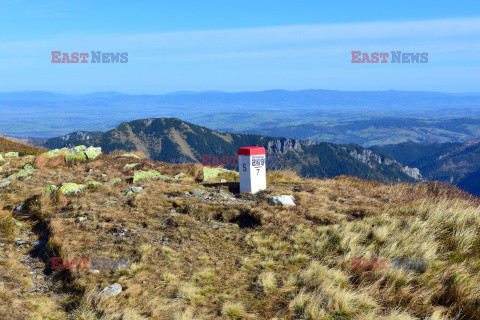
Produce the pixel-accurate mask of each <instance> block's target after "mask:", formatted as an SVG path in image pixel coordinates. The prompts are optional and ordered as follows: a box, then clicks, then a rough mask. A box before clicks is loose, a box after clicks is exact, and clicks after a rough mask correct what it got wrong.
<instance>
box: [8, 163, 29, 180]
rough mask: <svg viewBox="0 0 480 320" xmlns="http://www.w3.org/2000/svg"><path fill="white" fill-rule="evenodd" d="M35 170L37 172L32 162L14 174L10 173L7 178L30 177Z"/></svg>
mask: <svg viewBox="0 0 480 320" xmlns="http://www.w3.org/2000/svg"><path fill="white" fill-rule="evenodd" d="M34 172H35V169H34V168H33V166H32V165H31V164H27V165H25V166H24V167H23V169H21V170H20V171H18V172H17V173H14V174H12V175H10V176H9V177H8V178H7V179H8V180H12V179H18V178H22V177H28V176H29V175H31V174H33V173H34Z"/></svg>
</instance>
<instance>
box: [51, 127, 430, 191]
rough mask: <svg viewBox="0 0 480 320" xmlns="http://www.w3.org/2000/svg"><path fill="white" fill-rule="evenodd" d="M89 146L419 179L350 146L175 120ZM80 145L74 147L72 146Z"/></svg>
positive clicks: (156, 156)
mask: <svg viewBox="0 0 480 320" xmlns="http://www.w3.org/2000/svg"><path fill="white" fill-rule="evenodd" d="M63 140H64V139H63V138H62V139H60V140H59V139H58V138H57V140H55V141H63ZM49 141H53V140H49ZM87 142H88V143H90V144H93V145H98V146H101V147H102V149H103V150H104V151H105V152H113V151H115V150H124V151H140V152H142V153H144V154H145V155H146V156H147V157H149V158H151V159H153V160H157V161H165V162H171V163H182V162H201V161H202V155H204V154H208V155H210V156H211V157H218V159H222V157H225V156H226V157H228V158H229V159H230V157H232V156H236V155H237V150H238V148H239V147H242V146H250V145H253V146H263V147H265V149H266V150H267V164H268V168H269V169H289V170H294V171H296V172H298V173H300V174H302V175H303V176H308V177H319V178H324V177H334V176H337V175H342V174H344V175H352V176H357V177H360V178H365V179H373V180H380V181H385V182H398V181H404V182H414V181H417V180H419V179H420V178H421V176H419V174H418V173H416V172H415V173H412V172H411V170H409V169H408V168H404V167H403V166H401V165H400V164H399V163H398V162H396V161H395V160H394V159H393V158H392V157H390V156H387V155H385V154H382V153H378V152H372V151H370V150H367V149H365V148H363V147H361V146H358V145H354V144H349V145H340V144H334V143H326V142H322V143H318V142H310V141H299V140H295V139H288V138H271V137H264V136H259V135H250V134H233V133H220V132H217V131H214V130H210V129H208V128H205V127H201V126H198V125H195V124H192V123H189V122H185V121H182V120H180V119H176V118H151V119H144V120H135V121H131V122H125V123H122V124H121V125H119V126H118V127H116V128H115V129H113V130H110V131H108V132H106V133H104V134H102V135H101V136H100V137H99V138H98V139H95V140H91V141H87ZM83 143H85V141H82V142H78V141H77V142H75V141H72V144H83ZM229 164H230V166H229V167H233V166H232V163H229Z"/></svg>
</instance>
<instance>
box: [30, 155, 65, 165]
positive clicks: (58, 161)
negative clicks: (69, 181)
mask: <svg viewBox="0 0 480 320" xmlns="http://www.w3.org/2000/svg"><path fill="white" fill-rule="evenodd" d="M64 163H65V155H63V154H61V155H58V156H55V157H47V156H46V155H45V154H41V155H39V156H38V157H37V158H36V159H35V167H37V168H40V169H44V168H55V167H58V166H60V165H62V164H64Z"/></svg>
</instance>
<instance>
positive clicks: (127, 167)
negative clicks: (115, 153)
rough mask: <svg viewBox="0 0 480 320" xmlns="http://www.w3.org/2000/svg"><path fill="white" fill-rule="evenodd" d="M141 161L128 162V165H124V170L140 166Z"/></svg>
mask: <svg viewBox="0 0 480 320" xmlns="http://www.w3.org/2000/svg"><path fill="white" fill-rule="evenodd" d="M138 165H139V163H127V164H126V165H124V166H123V170H130V169H133V168H135V167H136V166H138Z"/></svg>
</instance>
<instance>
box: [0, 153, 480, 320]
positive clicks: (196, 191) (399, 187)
mask: <svg viewBox="0 0 480 320" xmlns="http://www.w3.org/2000/svg"><path fill="white" fill-rule="evenodd" d="M8 151H16V150H15V147H14V146H12V149H11V150H8ZM138 155H139V154H137V156H138ZM36 160H37V159H35V158H33V159H32V157H26V156H20V157H18V158H11V159H9V162H10V164H9V165H8V166H6V167H5V172H1V173H0V175H1V176H0V177H1V178H4V177H7V176H10V175H11V174H13V173H15V172H16V171H18V170H20V169H21V168H23V167H24V166H25V164H26V163H37V164H38V163H39V162H38V161H36ZM133 162H135V163H138V164H137V165H136V166H134V167H133V168H131V167H126V165H127V164H131V163H133ZM41 167H42V168H40V167H36V168H35V169H36V170H35V171H34V172H33V173H32V174H31V175H30V178H29V179H26V178H22V179H15V180H12V182H11V184H10V185H9V186H8V187H5V188H2V189H0V193H1V195H0V279H1V280H0V296H1V298H2V299H1V300H0V301H1V302H0V318H2V319H28V318H31V319H391V320H394V319H476V318H479V317H480V313H479V302H480V290H479V283H480V281H479V280H480V279H479V277H480V276H479V274H480V273H479V268H480V259H479V252H478V251H479V249H478V248H479V246H478V245H479V243H480V209H479V204H480V203H479V200H478V199H477V198H474V197H471V196H469V195H468V194H466V193H464V192H462V191H460V190H459V189H457V188H455V187H452V186H448V185H444V184H440V183H419V184H407V183H402V184H395V185H387V184H382V183H380V182H372V181H366V180H362V179H358V178H354V177H347V176H340V177H337V178H334V179H307V178H302V177H299V176H298V175H296V174H295V173H292V172H287V171H273V172H269V173H268V175H267V185H268V189H267V190H265V191H262V192H260V193H258V194H256V195H249V194H238V193H237V188H238V185H237V182H238V178H237V176H236V175H235V174H233V173H228V172H227V173H224V174H221V175H219V176H218V177H217V178H215V179H213V180H208V181H201V178H202V177H201V176H202V174H201V167H200V166H199V165H195V164H169V163H163V162H155V161H153V160H149V159H146V158H141V159H138V157H132V156H130V157H124V156H122V155H121V154H118V155H108V156H105V155H103V156H101V157H99V158H97V159H96V160H94V161H87V162H77V163H64V162H54V161H52V162H49V163H47V164H43V165H42V166H41ZM128 168H129V169H128ZM139 170H142V171H145V172H147V171H154V170H156V171H157V172H158V173H159V174H160V175H161V178H158V179H144V180H141V181H137V182H135V183H133V179H132V178H133V176H134V174H135V172H138V171H139ZM156 176H158V175H156ZM158 177H160V176H158ZM165 177H168V179H167V178H165ZM115 178H118V179H120V182H117V183H115V184H112V185H108V184H107V182H109V181H111V180H112V179H115ZM186 178H190V179H186ZM88 181H96V182H99V183H100V184H89V185H88V186H87V187H85V188H83V190H82V191H81V192H79V193H77V194H76V195H75V194H72V195H66V194H62V193H61V192H58V191H56V192H55V191H54V192H51V190H50V189H48V192H46V191H47V187H48V186H52V185H54V186H60V185H61V184H62V183H65V182H69V183H76V184H79V185H80V184H85V185H86V184H87V182H88ZM222 181H223V182H222ZM132 187H143V189H142V188H137V189H135V190H136V191H135V192H132V193H131V194H129V195H126V191H127V190H130V189H131V188H132ZM282 194H285V195H292V196H294V198H295V203H296V206H295V207H282V206H273V205H271V204H269V202H268V199H269V197H270V196H275V195H282ZM21 203H22V204H23V205H22V206H21V207H19V204H21ZM43 242H45V244H44V246H42V243H43ZM52 257H61V258H64V259H68V261H72V260H73V259H74V258H78V259H84V258H86V259H90V260H92V259H94V258H97V257H100V258H108V259H120V258H124V259H128V268H126V269H125V270H99V271H98V272H97V271H94V270H92V269H91V266H89V268H87V269H75V270H51V269H50V268H49V266H51V258H52ZM355 257H361V258H366V259H368V260H369V261H371V259H372V258H379V259H389V261H391V260H390V259H392V258H396V257H401V258H409V259H416V258H419V259H427V261H428V267H427V268H426V269H424V270H418V269H407V270H403V269H393V268H392V265H391V263H390V262H389V263H388V264H387V268H386V269H381V268H363V269H356V270H355V269H353V268H352V258H355ZM114 283H118V284H120V285H121V287H122V292H121V293H120V294H119V295H116V296H106V295H102V294H100V292H101V291H102V290H103V289H104V288H105V287H107V286H109V285H111V284H114ZM12 306H13V307H12Z"/></svg>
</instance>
